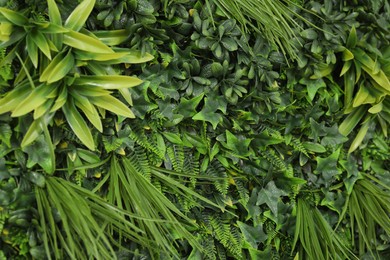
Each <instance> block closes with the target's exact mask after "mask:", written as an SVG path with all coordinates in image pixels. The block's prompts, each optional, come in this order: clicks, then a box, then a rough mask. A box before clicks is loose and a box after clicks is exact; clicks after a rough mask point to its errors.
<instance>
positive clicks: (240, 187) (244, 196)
mask: <svg viewBox="0 0 390 260" xmlns="http://www.w3.org/2000/svg"><path fill="white" fill-rule="evenodd" d="M234 182H235V183H236V187H237V191H238V194H239V195H240V199H241V203H242V204H243V205H246V204H247V203H248V201H249V198H250V197H249V191H248V189H247V188H245V186H244V182H243V181H241V180H235V181H234Z"/></svg>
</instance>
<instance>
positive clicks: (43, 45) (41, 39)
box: [30, 31, 51, 60]
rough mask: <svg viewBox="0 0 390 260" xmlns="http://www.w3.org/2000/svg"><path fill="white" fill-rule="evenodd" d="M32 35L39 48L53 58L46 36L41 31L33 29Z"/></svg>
mask: <svg viewBox="0 0 390 260" xmlns="http://www.w3.org/2000/svg"><path fill="white" fill-rule="evenodd" d="M30 35H31V38H32V39H33V41H34V42H35V44H36V45H37V46H38V48H39V49H40V50H41V51H42V52H43V53H44V54H45V56H46V57H48V58H49V60H51V54H50V47H49V43H48V41H47V39H46V37H45V36H44V35H43V34H42V33H41V32H40V31H33V32H32V33H30Z"/></svg>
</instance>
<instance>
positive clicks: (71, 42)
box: [63, 31, 114, 53]
mask: <svg viewBox="0 0 390 260" xmlns="http://www.w3.org/2000/svg"><path fill="white" fill-rule="evenodd" d="M63 43H64V44H66V45H68V46H70V47H73V48H76V49H79V50H83V51H87V52H93V53H113V52H114V51H113V50H112V49H111V48H110V47H108V46H107V45H105V44H104V43H103V42H101V41H100V40H98V39H96V38H94V37H91V36H88V35H86V34H82V33H79V32H75V31H69V32H67V33H65V34H64V39H63Z"/></svg>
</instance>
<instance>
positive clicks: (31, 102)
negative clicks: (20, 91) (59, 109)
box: [11, 84, 55, 117]
mask: <svg viewBox="0 0 390 260" xmlns="http://www.w3.org/2000/svg"><path fill="white" fill-rule="evenodd" d="M54 90H55V89H54ZM52 91H53V87H52V86H48V85H46V84H42V85H40V86H38V87H37V88H35V89H33V91H32V92H31V93H30V95H28V97H26V98H25V99H24V100H23V101H22V102H20V103H19V105H18V106H17V107H16V108H15V109H14V110H13V112H12V114H11V116H12V117H19V116H23V115H25V114H27V113H29V112H31V111H33V110H34V109H36V108H37V107H39V106H40V105H42V104H43V103H45V101H46V100H47V96H48V94H49V93H51V92H52Z"/></svg>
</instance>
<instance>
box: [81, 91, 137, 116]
mask: <svg viewBox="0 0 390 260" xmlns="http://www.w3.org/2000/svg"><path fill="white" fill-rule="evenodd" d="M89 100H90V101H91V103H93V104H94V105H96V106H98V107H101V108H104V109H106V110H109V111H111V112H113V113H115V114H117V115H121V116H125V117H129V118H135V116H134V114H133V112H131V110H130V108H128V107H127V106H126V105H125V104H123V103H122V102H121V101H119V100H118V99H116V98H114V97H113V96H110V95H108V96H101V97H90V98H89Z"/></svg>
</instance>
